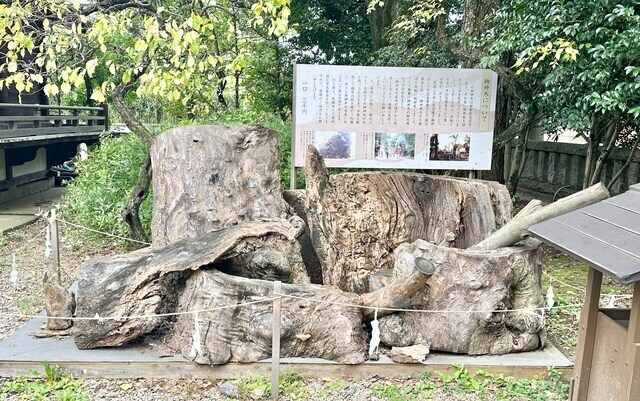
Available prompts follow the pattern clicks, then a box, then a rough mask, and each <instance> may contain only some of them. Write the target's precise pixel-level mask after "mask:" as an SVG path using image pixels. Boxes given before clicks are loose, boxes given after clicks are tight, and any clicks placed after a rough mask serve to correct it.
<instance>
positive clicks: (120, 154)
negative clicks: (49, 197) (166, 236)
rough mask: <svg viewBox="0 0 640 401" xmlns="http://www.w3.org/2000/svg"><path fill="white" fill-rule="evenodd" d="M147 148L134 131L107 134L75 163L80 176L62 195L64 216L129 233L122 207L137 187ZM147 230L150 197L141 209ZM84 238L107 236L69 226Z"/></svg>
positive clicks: (119, 233)
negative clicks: (112, 134)
mask: <svg viewBox="0 0 640 401" xmlns="http://www.w3.org/2000/svg"><path fill="white" fill-rule="evenodd" d="M144 155H145V148H144V145H143V144H142V143H141V141H140V140H139V139H138V137H136V136H135V135H133V134H123V135H117V136H105V137H103V138H102V141H101V143H100V145H99V146H95V147H92V148H91V149H90V150H89V157H88V159H87V160H86V161H83V162H78V163H77V164H76V166H77V171H78V177H77V178H76V179H74V180H72V181H70V183H69V184H68V187H67V191H66V193H65V195H64V197H63V199H62V211H61V215H62V218H63V219H65V220H68V221H70V222H72V223H76V224H80V225H82V226H85V227H89V228H92V229H94V230H98V231H102V232H107V233H110V234H114V235H119V236H125V237H126V236H127V230H126V227H125V225H124V223H123V222H122V219H121V218H120V210H121V208H122V206H123V205H124V204H125V202H126V200H127V197H128V196H129V192H130V191H131V190H132V188H133V187H134V185H135V183H136V180H137V178H138V172H139V171H140V168H141V166H142V163H143V162H144V157H145V156H144ZM140 219H141V221H142V222H143V225H144V227H145V229H146V230H147V232H149V227H150V221H151V202H150V198H148V199H147V200H146V201H145V202H144V203H143V204H142V207H141V209H140ZM70 232H71V233H73V234H78V235H81V236H82V237H83V238H92V239H94V240H104V239H105V237H104V236H102V235H100V234H96V233H92V232H90V231H81V230H80V229H77V230H76V229H74V230H70Z"/></svg>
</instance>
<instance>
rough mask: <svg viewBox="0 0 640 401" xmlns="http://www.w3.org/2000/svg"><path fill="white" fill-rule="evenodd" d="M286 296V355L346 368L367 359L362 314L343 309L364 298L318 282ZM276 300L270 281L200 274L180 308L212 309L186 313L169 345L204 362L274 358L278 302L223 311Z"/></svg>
mask: <svg viewBox="0 0 640 401" xmlns="http://www.w3.org/2000/svg"><path fill="white" fill-rule="evenodd" d="M282 293H283V294H284V295H285V296H284V297H283V298H282V306H281V308H282V312H281V313H282V320H281V334H280V337H281V343H280V347H281V348H280V352H281V355H282V356H283V357H285V358H291V357H305V358H323V359H328V360H332V361H337V362H340V363H345V364H358V363H362V362H364V361H365V349H366V346H367V344H366V334H365V333H364V330H363V328H362V324H361V320H362V314H361V310H360V309H359V308H354V307H349V306H342V304H352V305H358V304H359V303H360V300H359V299H358V296H356V295H354V294H348V293H344V292H340V291H337V290H334V289H330V288H326V287H322V286H318V285H312V284H307V285H292V284H283V285H282ZM287 295H288V296H289V297H287ZM274 296H278V294H274V284H273V283H272V282H269V281H264V280H251V279H246V278H242V277H234V276H230V275H227V274H224V273H222V272H219V271H215V270H208V271H202V270H201V271H198V272H197V273H195V274H194V275H193V276H192V277H191V278H189V280H188V281H187V283H186V286H185V289H184V291H183V293H182V295H181V297H180V301H179V305H178V310H180V311H185V312H187V311H194V310H202V309H211V311H210V312H205V313H199V314H198V315H195V316H194V314H185V315H180V316H179V317H178V320H177V322H176V323H175V325H174V326H173V330H172V331H171V334H170V336H169V340H168V344H169V346H170V347H171V348H174V349H176V350H178V351H180V352H181V353H182V355H184V356H185V357H187V358H190V359H192V360H194V361H195V362H197V363H201V364H212V365H218V364H223V363H227V362H255V361H259V360H262V359H266V358H270V357H271V350H272V348H271V340H272V324H273V323H272V322H273V302H269V301H268V302H258V303H255V304H252V305H247V306H241V307H235V308H226V309H217V308H219V307H220V305H235V304H240V303H247V302H252V301H261V300H264V299H269V298H272V297H274ZM292 297H295V298H292ZM308 299H313V300H314V301H309V300H308ZM316 300H317V301H316ZM196 319H197V320H196ZM196 333H197V334H196ZM194 334H195V335H194Z"/></svg>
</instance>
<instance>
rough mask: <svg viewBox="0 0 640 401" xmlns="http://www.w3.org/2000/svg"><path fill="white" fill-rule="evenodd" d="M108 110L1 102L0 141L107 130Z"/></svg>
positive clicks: (106, 108)
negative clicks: (3, 139)
mask: <svg viewBox="0 0 640 401" xmlns="http://www.w3.org/2000/svg"><path fill="white" fill-rule="evenodd" d="M108 126H109V109H108V107H107V106H106V105H105V106H104V107H76V106H52V105H40V104H13V103H0V139H2V138H17V137H25V136H41V135H45V136H46V135H57V134H80V133H92V132H102V131H106V130H107V129H108Z"/></svg>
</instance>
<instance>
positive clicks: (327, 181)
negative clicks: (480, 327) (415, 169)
mask: <svg viewBox="0 0 640 401" xmlns="http://www.w3.org/2000/svg"><path fill="white" fill-rule="evenodd" d="M305 178H306V185H307V188H306V209H307V223H308V225H309V228H310V232H311V240H312V242H313V244H314V247H315V249H316V252H317V254H318V257H319V259H320V263H321V265H322V273H323V280H324V284H328V285H335V286H338V287H339V288H341V289H342V290H344V291H349V292H355V293H358V294H361V293H365V292H368V276H369V275H370V274H372V273H374V272H375V271H377V270H379V269H390V268H392V267H393V251H394V250H395V249H396V248H397V247H398V246H399V245H400V244H402V243H404V242H412V241H415V240H417V239H419V238H420V239H426V240H429V241H435V242H436V243H441V242H444V241H447V242H448V243H450V245H453V246H455V247H457V248H467V247H469V246H471V245H473V244H476V243H478V242H480V241H481V240H482V239H483V238H485V237H487V236H488V235H489V234H490V233H491V232H492V231H494V230H496V229H497V228H499V227H501V226H502V225H503V224H505V223H506V222H507V221H508V220H509V219H510V218H511V198H510V196H509V193H508V191H507V189H506V187H504V186H503V185H500V184H498V183H495V182H489V181H469V180H463V179H456V178H447V177H435V176H429V175H424V174H408V173H380V172H364V173H345V174H337V175H332V176H329V175H328V172H327V169H326V168H325V165H324V161H323V159H322V157H321V156H320V155H319V154H318V152H317V151H316V150H315V148H313V147H309V150H308V151H307V161H306V166H305ZM449 239H453V240H452V241H449Z"/></svg>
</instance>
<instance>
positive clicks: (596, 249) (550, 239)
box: [529, 219, 640, 284]
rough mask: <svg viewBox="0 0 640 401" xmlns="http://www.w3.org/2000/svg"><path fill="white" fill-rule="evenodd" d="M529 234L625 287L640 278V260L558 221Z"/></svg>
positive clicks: (535, 229) (532, 229)
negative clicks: (612, 278) (605, 274)
mask: <svg viewBox="0 0 640 401" xmlns="http://www.w3.org/2000/svg"><path fill="white" fill-rule="evenodd" d="M529 231H530V232H531V233H532V234H533V236H534V237H537V238H539V239H542V240H543V241H545V242H547V243H549V244H550V245H553V246H554V247H556V248H558V249H560V250H562V251H564V252H566V253H567V254H569V255H571V256H573V257H575V258H576V259H579V260H581V261H583V262H585V263H587V264H589V265H590V266H592V267H595V268H596V269H598V270H600V271H602V272H605V273H607V274H609V275H611V276H613V277H615V278H616V279H618V280H619V281H621V282H622V283H623V284H629V283H633V282H634V281H636V280H638V279H639V278H640V259H638V258H636V257H633V256H630V255H628V254H626V253H623V252H620V251H619V250H617V249H616V248H613V247H611V246H609V245H607V244H605V243H603V242H599V241H594V239H593V238H592V237H589V236H586V235H584V234H582V233H580V232H579V231H577V230H574V229H572V228H570V227H566V226H564V225H562V224H558V223H557V222H556V219H551V220H547V221H545V222H542V223H539V224H536V225H534V226H532V227H530V228H529Z"/></svg>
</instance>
